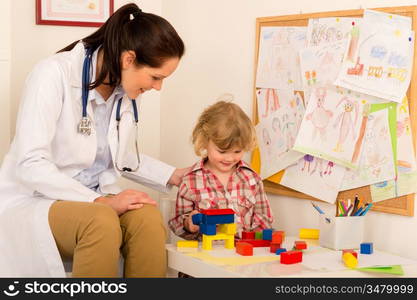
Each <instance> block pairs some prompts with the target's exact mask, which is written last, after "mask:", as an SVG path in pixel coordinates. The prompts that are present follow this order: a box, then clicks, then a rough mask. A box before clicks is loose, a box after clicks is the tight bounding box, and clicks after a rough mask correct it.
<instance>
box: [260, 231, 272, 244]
mask: <svg viewBox="0 0 417 300" xmlns="http://www.w3.org/2000/svg"><path fill="white" fill-rule="evenodd" d="M262 239H264V240H267V241H272V229H264V230H263V231H262Z"/></svg>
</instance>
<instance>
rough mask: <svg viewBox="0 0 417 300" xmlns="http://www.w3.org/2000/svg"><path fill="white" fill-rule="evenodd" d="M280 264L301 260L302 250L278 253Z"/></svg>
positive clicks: (294, 262)
mask: <svg viewBox="0 0 417 300" xmlns="http://www.w3.org/2000/svg"><path fill="white" fill-rule="evenodd" d="M280 256H281V263H282V264H286V265H289V264H296V263H299V262H302V261H303V252H301V251H286V252H282V253H281V254H280Z"/></svg>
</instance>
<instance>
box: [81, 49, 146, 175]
mask: <svg viewBox="0 0 417 300" xmlns="http://www.w3.org/2000/svg"><path fill="white" fill-rule="evenodd" d="M93 53H94V49H92V48H87V49H86V54H85V58H84V63H83V73H82V89H81V101H82V118H81V121H80V123H79V124H78V132H79V133H81V134H84V135H90V134H91V120H90V119H89V118H88V116H87V102H88V93H89V91H90V89H89V85H90V68H91V62H92V59H93ZM122 99H123V97H121V98H119V100H117V107H116V121H117V144H118V146H117V151H116V162H115V165H116V168H117V170H118V171H120V172H136V171H137V170H139V165H140V156H139V147H138V122H139V114H138V107H137V105H136V100H135V99H130V101H131V102H132V108H133V116H134V118H135V128H136V131H135V148H136V157H137V161H138V163H137V166H136V167H135V168H130V167H120V166H119V164H118V162H117V160H118V158H119V148H120V131H119V125H120V120H121V114H120V109H121V107H122Z"/></svg>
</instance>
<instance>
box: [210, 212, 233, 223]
mask: <svg viewBox="0 0 417 300" xmlns="http://www.w3.org/2000/svg"><path fill="white" fill-rule="evenodd" d="M234 222H235V216H234V215H233V214H230V215H205V214H203V220H202V223H204V224H228V223H234Z"/></svg>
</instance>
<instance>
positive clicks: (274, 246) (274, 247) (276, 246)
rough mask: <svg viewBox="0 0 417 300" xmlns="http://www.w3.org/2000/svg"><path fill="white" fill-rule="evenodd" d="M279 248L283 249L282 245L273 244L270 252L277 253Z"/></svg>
mask: <svg viewBox="0 0 417 300" xmlns="http://www.w3.org/2000/svg"><path fill="white" fill-rule="evenodd" d="M279 248H281V244H275V243H271V246H270V248H269V250H270V251H271V253H275V252H277V249H279Z"/></svg>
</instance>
